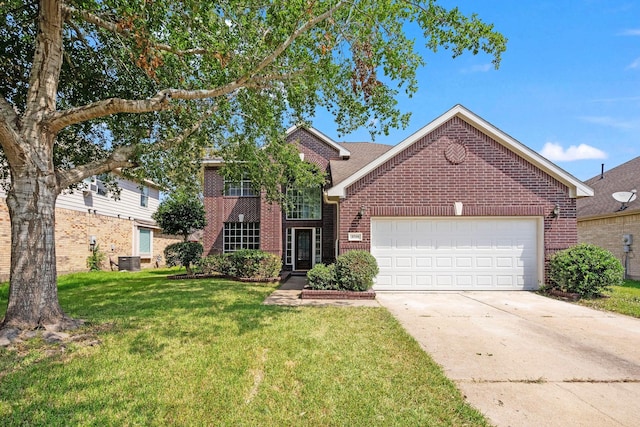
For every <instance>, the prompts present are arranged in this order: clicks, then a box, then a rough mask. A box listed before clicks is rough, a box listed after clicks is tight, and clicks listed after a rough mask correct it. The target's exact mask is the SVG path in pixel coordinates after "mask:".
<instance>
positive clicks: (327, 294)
mask: <svg viewBox="0 0 640 427" xmlns="http://www.w3.org/2000/svg"><path fill="white" fill-rule="evenodd" d="M300 298H301V299H356V300H363V299H376V292H375V291H371V290H369V291H325V290H315V289H303V290H302V293H301V294H300Z"/></svg>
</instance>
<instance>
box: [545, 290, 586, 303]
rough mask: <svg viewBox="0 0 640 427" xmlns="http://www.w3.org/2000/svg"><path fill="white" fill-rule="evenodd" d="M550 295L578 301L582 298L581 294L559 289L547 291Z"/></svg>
mask: <svg viewBox="0 0 640 427" xmlns="http://www.w3.org/2000/svg"><path fill="white" fill-rule="evenodd" d="M547 292H548V293H549V295H552V296H554V297H558V298H561V299H564V300H567V301H578V300H579V299H580V294H576V293H573V292H563V291H561V290H559V289H549V290H548V291H547Z"/></svg>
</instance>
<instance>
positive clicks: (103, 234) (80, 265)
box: [0, 201, 180, 280]
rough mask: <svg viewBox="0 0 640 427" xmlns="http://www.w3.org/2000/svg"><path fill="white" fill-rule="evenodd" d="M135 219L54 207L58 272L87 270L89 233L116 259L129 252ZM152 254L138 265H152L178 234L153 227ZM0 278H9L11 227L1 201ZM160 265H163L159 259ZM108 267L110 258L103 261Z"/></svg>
mask: <svg viewBox="0 0 640 427" xmlns="http://www.w3.org/2000/svg"><path fill="white" fill-rule="evenodd" d="M134 230H135V226H134V223H133V222H132V221H130V220H128V219H120V218H115V217H108V216H104V215H96V214H89V213H86V212H80V211H73V210H68V209H56V235H55V236H56V259H57V265H56V266H57V271H58V274H64V273H70V272H75V271H86V270H87V266H86V259H87V257H88V256H89V255H90V254H91V250H90V247H89V236H96V241H97V243H98V245H99V246H100V250H101V251H102V252H104V253H105V254H107V256H109V255H110V256H111V258H112V259H113V261H115V262H117V261H118V257H119V256H131V254H132V248H133V233H134ZM153 236H154V237H153V244H152V246H153V257H152V259H150V260H144V262H141V266H142V267H143V268H145V267H152V266H155V259H156V257H157V256H161V257H162V259H163V260H164V255H163V250H164V248H165V247H166V246H167V245H169V244H171V243H175V242H178V241H180V238H179V237H176V236H167V235H162V234H161V233H160V231H159V230H153ZM0 248H1V252H0V254H1V255H0V280H7V279H8V278H9V269H10V253H11V249H10V248H11V228H10V222H9V213H8V210H7V206H6V203H5V202H4V201H1V202H0ZM161 265H164V263H163V262H162V263H161ZM104 268H105V269H108V268H109V261H108V259H107V261H106V262H105V265H104Z"/></svg>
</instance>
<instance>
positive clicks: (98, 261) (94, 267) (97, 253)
mask: <svg viewBox="0 0 640 427" xmlns="http://www.w3.org/2000/svg"><path fill="white" fill-rule="evenodd" d="M106 258H107V256H106V255H105V254H104V252H102V251H101V250H100V245H95V246H93V247H92V248H91V255H89V256H88V257H87V268H88V269H89V271H100V270H102V264H103V263H104V260H105V259H106Z"/></svg>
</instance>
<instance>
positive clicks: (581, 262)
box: [549, 243, 624, 297]
mask: <svg viewBox="0 0 640 427" xmlns="http://www.w3.org/2000/svg"><path fill="white" fill-rule="evenodd" d="M549 280H550V282H551V283H550V284H551V286H552V287H553V288H556V289H559V290H561V291H563V292H572V293H578V294H580V295H581V296H583V297H594V296H598V295H600V294H601V293H602V292H603V291H606V290H608V289H610V288H611V286H618V285H622V283H623V281H624V267H623V266H622V264H621V263H620V261H619V260H618V259H617V258H616V257H615V256H613V254H612V253H611V252H609V251H608V250H606V249H603V248H601V247H598V246H595V245H589V244H585V243H582V244H580V245H577V246H573V247H571V248H569V249H565V250H563V251H559V252H557V253H556V254H554V255H553V256H552V257H551V259H550V260H549Z"/></svg>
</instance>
